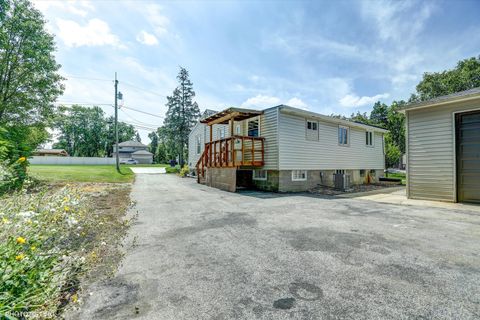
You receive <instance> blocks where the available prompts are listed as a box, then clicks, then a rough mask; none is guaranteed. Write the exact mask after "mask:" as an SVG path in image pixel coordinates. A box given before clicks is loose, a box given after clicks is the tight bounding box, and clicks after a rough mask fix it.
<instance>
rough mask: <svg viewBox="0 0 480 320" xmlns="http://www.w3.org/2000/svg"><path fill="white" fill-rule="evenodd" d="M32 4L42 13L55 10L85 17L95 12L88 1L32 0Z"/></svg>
mask: <svg viewBox="0 0 480 320" xmlns="http://www.w3.org/2000/svg"><path fill="white" fill-rule="evenodd" d="M33 4H34V5H35V7H36V8H37V9H38V10H40V11H42V12H43V13H46V12H47V11H49V10H50V9H53V8H55V9H58V10H61V11H64V12H67V13H71V14H74V15H77V16H81V17H85V16H87V15H88V13H89V11H94V10H95V7H94V6H93V4H92V3H91V2H90V1H72V0H71V1H58V0H34V1H33Z"/></svg>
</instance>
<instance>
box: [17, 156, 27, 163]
mask: <svg viewBox="0 0 480 320" xmlns="http://www.w3.org/2000/svg"><path fill="white" fill-rule="evenodd" d="M26 160H27V158H25V157H20V158H18V162H20V163H22V162H25V161H26Z"/></svg>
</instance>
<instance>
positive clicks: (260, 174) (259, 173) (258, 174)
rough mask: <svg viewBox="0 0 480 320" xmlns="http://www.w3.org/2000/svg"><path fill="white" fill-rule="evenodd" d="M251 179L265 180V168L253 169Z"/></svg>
mask: <svg viewBox="0 0 480 320" xmlns="http://www.w3.org/2000/svg"><path fill="white" fill-rule="evenodd" d="M253 180H267V170H253Z"/></svg>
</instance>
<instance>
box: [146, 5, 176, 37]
mask: <svg viewBox="0 0 480 320" xmlns="http://www.w3.org/2000/svg"><path fill="white" fill-rule="evenodd" d="M145 13H146V18H147V21H148V22H149V23H150V25H151V26H152V28H153V30H154V31H155V34H156V35H157V36H159V37H161V36H164V35H166V34H167V33H168V25H169V24H170V20H169V19H168V18H167V17H166V16H165V15H163V14H162V7H161V6H159V5H157V4H151V5H148V6H147V7H146V11H145Z"/></svg>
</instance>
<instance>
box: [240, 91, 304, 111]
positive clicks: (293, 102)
mask: <svg viewBox="0 0 480 320" xmlns="http://www.w3.org/2000/svg"><path fill="white" fill-rule="evenodd" d="M279 104H286V105H288V106H291V107H294V108H299V109H304V110H307V109H308V106H307V104H306V103H305V102H303V101H302V100H301V99H299V98H297V97H293V98H291V99H289V100H286V101H285V100H282V99H280V98H278V97H274V96H268V95H262V94H259V95H256V96H255V97H251V98H248V99H247V100H246V101H245V102H244V103H242V107H256V108H267V107H272V106H275V105H279Z"/></svg>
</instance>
